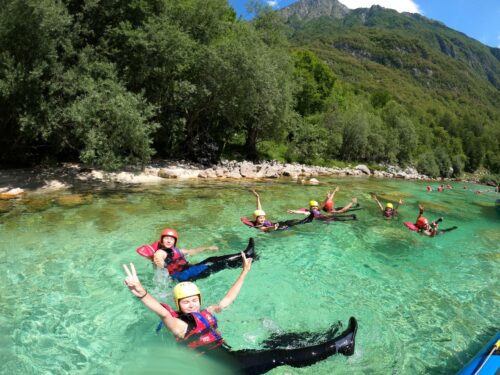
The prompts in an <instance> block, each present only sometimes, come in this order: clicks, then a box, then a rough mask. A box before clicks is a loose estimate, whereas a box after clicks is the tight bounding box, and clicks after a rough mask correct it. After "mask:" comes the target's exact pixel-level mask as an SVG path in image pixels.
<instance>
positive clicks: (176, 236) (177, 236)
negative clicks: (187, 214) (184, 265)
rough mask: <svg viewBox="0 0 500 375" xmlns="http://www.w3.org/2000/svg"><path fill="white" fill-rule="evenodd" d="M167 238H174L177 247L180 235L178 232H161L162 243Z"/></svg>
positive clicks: (169, 230)
mask: <svg viewBox="0 0 500 375" xmlns="http://www.w3.org/2000/svg"><path fill="white" fill-rule="evenodd" d="M165 236H169V237H174V238H175V243H174V245H176V244H177V241H178V240H179V235H178V234H177V231H176V230H175V229H170V228H167V229H164V230H163V232H161V234H160V242H161V240H162V239H163V237H165Z"/></svg>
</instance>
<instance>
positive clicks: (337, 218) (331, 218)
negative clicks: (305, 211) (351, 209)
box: [320, 214, 358, 222]
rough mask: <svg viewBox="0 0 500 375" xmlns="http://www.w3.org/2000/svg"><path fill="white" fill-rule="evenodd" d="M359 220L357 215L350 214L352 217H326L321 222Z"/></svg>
mask: <svg viewBox="0 0 500 375" xmlns="http://www.w3.org/2000/svg"><path fill="white" fill-rule="evenodd" d="M357 219H358V217H357V216H356V214H350V215H335V216H326V217H324V218H322V219H320V220H321V221H326V222H330V221H347V220H357Z"/></svg>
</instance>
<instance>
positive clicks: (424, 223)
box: [415, 204, 457, 237]
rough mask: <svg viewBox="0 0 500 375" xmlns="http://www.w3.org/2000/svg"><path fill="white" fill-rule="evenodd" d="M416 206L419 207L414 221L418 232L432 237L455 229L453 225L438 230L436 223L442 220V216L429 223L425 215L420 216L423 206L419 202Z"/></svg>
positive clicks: (422, 212)
mask: <svg viewBox="0 0 500 375" xmlns="http://www.w3.org/2000/svg"><path fill="white" fill-rule="evenodd" d="M418 208H419V214H418V216H417V221H416V222H415V227H416V228H417V232H418V233H420V234H423V235H426V236H429V237H434V236H437V235H438V234H443V233H446V232H449V231H452V230H454V229H457V227H456V226H454V227H451V228H446V229H439V230H438V225H439V223H440V222H441V221H443V218H442V217H440V218H439V219H437V220H434V221H433V222H432V223H430V224H429V220H428V219H427V218H426V217H424V216H422V215H423V214H424V206H422V205H421V204H419V205H418Z"/></svg>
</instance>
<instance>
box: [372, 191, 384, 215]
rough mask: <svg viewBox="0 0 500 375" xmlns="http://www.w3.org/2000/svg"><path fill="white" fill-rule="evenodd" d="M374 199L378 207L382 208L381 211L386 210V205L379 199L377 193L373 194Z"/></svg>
mask: <svg viewBox="0 0 500 375" xmlns="http://www.w3.org/2000/svg"><path fill="white" fill-rule="evenodd" d="M372 198H373V200H374V201H375V202H376V203H377V205H378V207H379V208H380V211H384V207H383V206H382V204H381V203H380V202H379V201H378V199H377V196H376V195H375V194H373V195H372Z"/></svg>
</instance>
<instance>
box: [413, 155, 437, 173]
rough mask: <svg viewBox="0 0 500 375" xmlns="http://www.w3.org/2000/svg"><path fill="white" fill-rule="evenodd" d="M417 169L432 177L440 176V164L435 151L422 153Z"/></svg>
mask: <svg viewBox="0 0 500 375" xmlns="http://www.w3.org/2000/svg"><path fill="white" fill-rule="evenodd" d="M417 170H418V172H419V173H422V174H425V175H427V176H430V177H437V176H439V166H438V164H437V162H436V158H435V156H434V153H432V152H426V153H424V154H422V155H421V156H420V158H419V160H418V162H417Z"/></svg>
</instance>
